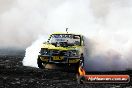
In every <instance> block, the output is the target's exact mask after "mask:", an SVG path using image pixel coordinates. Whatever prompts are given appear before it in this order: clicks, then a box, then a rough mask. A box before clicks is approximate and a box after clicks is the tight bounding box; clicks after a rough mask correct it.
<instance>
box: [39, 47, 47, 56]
mask: <svg viewBox="0 0 132 88" xmlns="http://www.w3.org/2000/svg"><path fill="white" fill-rule="evenodd" d="M40 54H41V55H47V54H49V51H48V49H45V48H41V50H40Z"/></svg>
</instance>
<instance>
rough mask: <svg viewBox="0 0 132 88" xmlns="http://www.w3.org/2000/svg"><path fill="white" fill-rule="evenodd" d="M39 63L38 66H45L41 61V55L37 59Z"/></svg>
mask: <svg viewBox="0 0 132 88" xmlns="http://www.w3.org/2000/svg"><path fill="white" fill-rule="evenodd" d="M37 64H38V67H39V68H41V69H43V68H44V66H43V62H42V61H41V59H40V57H38V59H37Z"/></svg>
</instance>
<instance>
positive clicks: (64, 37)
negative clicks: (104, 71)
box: [37, 33, 84, 70]
mask: <svg viewBox="0 0 132 88" xmlns="http://www.w3.org/2000/svg"><path fill="white" fill-rule="evenodd" d="M39 53H40V55H38V59H37V64H38V67H39V68H45V66H46V65H47V64H55V65H58V66H59V67H65V69H68V70H71V69H72V70H77V69H78V67H79V65H80V63H81V64H82V65H83V64H84V56H83V54H84V39H83V36H82V35H79V34H73V33H53V34H51V35H50V37H49V39H48V41H47V42H45V43H43V44H42V46H41V50H40V52H39Z"/></svg>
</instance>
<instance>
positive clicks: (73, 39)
mask: <svg viewBox="0 0 132 88" xmlns="http://www.w3.org/2000/svg"><path fill="white" fill-rule="evenodd" d="M80 41H81V38H80V35H73V34H52V35H51V36H50V38H49V43H51V44H56V43H57V44H62V45H65V43H66V44H68V46H70V45H71V46H73V45H80Z"/></svg>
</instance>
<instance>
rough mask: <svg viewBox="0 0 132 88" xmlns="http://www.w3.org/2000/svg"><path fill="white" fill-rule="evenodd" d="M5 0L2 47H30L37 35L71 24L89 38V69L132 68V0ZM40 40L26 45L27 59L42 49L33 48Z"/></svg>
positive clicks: (0, 18)
mask: <svg viewBox="0 0 132 88" xmlns="http://www.w3.org/2000/svg"><path fill="white" fill-rule="evenodd" d="M6 1H7V2H8V4H6V6H7V7H4V8H3V9H0V30H1V32H0V42H2V43H1V44H0V46H1V47H3V46H6V47H7V46H17V47H27V46H29V45H30V44H31V43H32V41H35V40H36V39H37V37H38V35H44V36H48V34H50V33H52V32H55V31H65V28H66V27H69V31H70V32H75V33H80V34H83V35H85V37H86V38H87V39H86V40H85V41H86V42H88V45H87V49H88V54H87V55H88V57H89V58H85V60H86V63H85V65H86V69H87V70H125V69H127V68H132V65H131V63H132V60H131V50H132V46H131V45H132V35H131V33H132V30H131V28H132V1H131V0H56V1H54V0H48V1H47V0H32V1H31V0H13V1H12V2H11V1H9V0H5V2H6ZM5 2H4V3H5ZM44 40H45V37H44ZM38 41H39V40H37V42H38ZM37 44H38V43H36V42H35V43H34V44H32V45H31V46H30V47H29V48H27V50H26V57H25V58H27V59H24V62H25V63H26V61H28V60H30V61H31V58H30V56H31V55H33V54H34V53H33V52H35V51H36V50H39V49H40V48H39V47H38V48H34V47H37ZM38 46H39V45H38ZM33 48H34V50H32V49H33ZM36 54H37V53H36ZM36 56H37V55H36ZM36 56H34V57H32V60H35V59H36V58H37V57H36ZM35 61H36V60H35ZM34 63H35V62H34ZM30 66H36V65H35V64H30Z"/></svg>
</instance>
